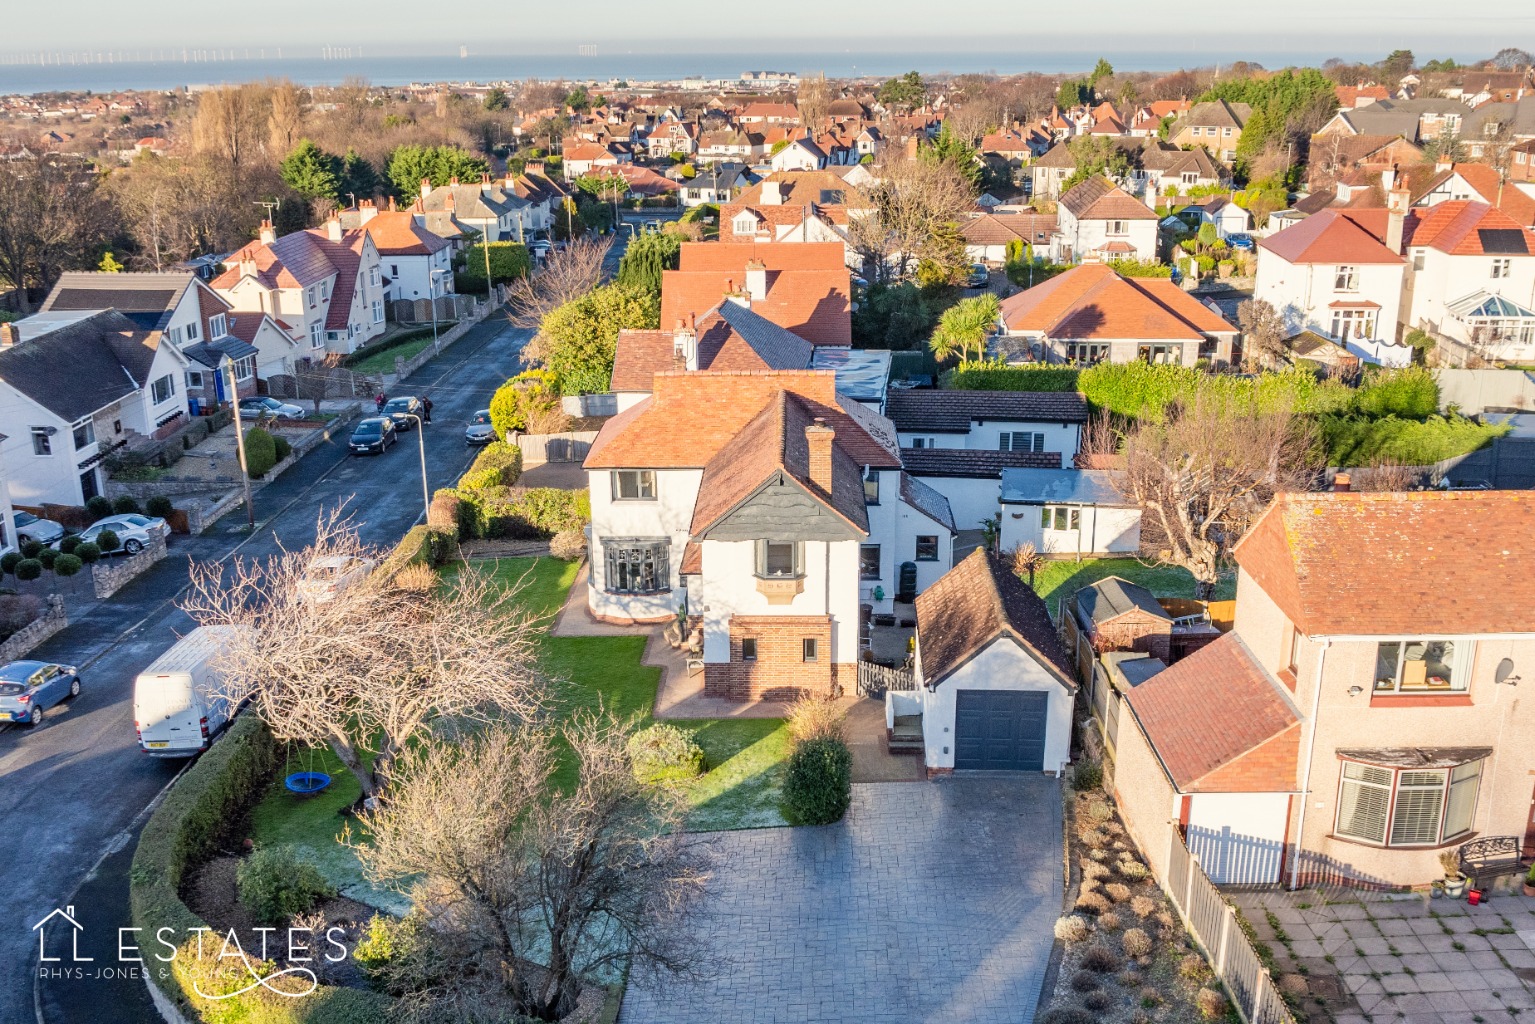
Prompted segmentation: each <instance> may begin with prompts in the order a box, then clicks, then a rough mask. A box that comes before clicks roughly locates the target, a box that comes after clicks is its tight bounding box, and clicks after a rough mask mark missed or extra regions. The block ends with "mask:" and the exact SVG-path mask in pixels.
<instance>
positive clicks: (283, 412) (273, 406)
mask: <svg viewBox="0 0 1535 1024" xmlns="http://www.w3.org/2000/svg"><path fill="white" fill-rule="evenodd" d="M240 415H241V416H250V417H253V418H260V417H262V416H265V417H267V418H269V419H274V420H301V419H303V418H304V410H303V409H301V408H299V407H298V406H296V405H289V404H288V403H287V402H279V401H278V400H277V399H275V398H273V397H271V396H270V395H252V396H250V397H249V398H242V399H240Z"/></svg>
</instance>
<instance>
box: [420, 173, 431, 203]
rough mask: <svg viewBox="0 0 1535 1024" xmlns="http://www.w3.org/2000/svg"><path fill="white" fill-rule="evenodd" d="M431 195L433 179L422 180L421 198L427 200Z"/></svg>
mask: <svg viewBox="0 0 1535 1024" xmlns="http://www.w3.org/2000/svg"><path fill="white" fill-rule="evenodd" d="M431 194H432V179H431V178H422V179H421V198H422V199H425V198H426V197H427V196H429V195H431Z"/></svg>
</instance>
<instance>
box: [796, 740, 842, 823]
mask: <svg viewBox="0 0 1535 1024" xmlns="http://www.w3.org/2000/svg"><path fill="white" fill-rule="evenodd" d="M852 800H853V755H852V753H851V752H850V751H849V750H848V749H847V744H845V743H843V742H842V741H841V740H838V739H834V738H832V737H829V736H822V737H819V738H817V739H812V740H807V741H806V742H804V743H801V744H799V745H798V746H796V747H795V748H794V752H793V753H792V754H790V755H789V761H788V764H787V765H786V766H785V767H784V777H783V802H784V810H785V811H786V812H787V814H786V816H787V817H788V818H789V820H790V821H791V822H795V823H799V824H805V825H829V824H831V823H832V822H834V821H838V820H840V819H841V817H842V815H844V814H846V813H847V808H848V804H850V803H851V802H852Z"/></svg>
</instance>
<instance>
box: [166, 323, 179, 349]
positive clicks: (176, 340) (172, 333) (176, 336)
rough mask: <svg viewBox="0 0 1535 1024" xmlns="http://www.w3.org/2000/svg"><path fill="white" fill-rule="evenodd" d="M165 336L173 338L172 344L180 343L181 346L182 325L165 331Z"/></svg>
mask: <svg viewBox="0 0 1535 1024" xmlns="http://www.w3.org/2000/svg"><path fill="white" fill-rule="evenodd" d="M165 336H166V337H167V338H169V339H170V340H171V344H172V345H178V346H179V345H180V344H181V328H180V327H172V328H171V329H170V330H168V331H166V332H165Z"/></svg>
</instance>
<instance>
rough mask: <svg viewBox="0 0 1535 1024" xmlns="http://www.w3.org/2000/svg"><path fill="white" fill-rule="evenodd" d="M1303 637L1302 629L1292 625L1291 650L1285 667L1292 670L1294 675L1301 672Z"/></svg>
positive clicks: (1286, 658) (1291, 672)
mask: <svg viewBox="0 0 1535 1024" xmlns="http://www.w3.org/2000/svg"><path fill="white" fill-rule="evenodd" d="M1301 637H1302V634H1301V631H1300V630H1298V629H1296V628H1295V627H1294V626H1291V627H1290V650H1289V652H1288V653H1287V655H1286V657H1285V667H1286V668H1288V669H1289V670H1290V674H1291V675H1292V676H1293V675H1297V674H1298V673H1299V672H1300V652H1301Z"/></svg>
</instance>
